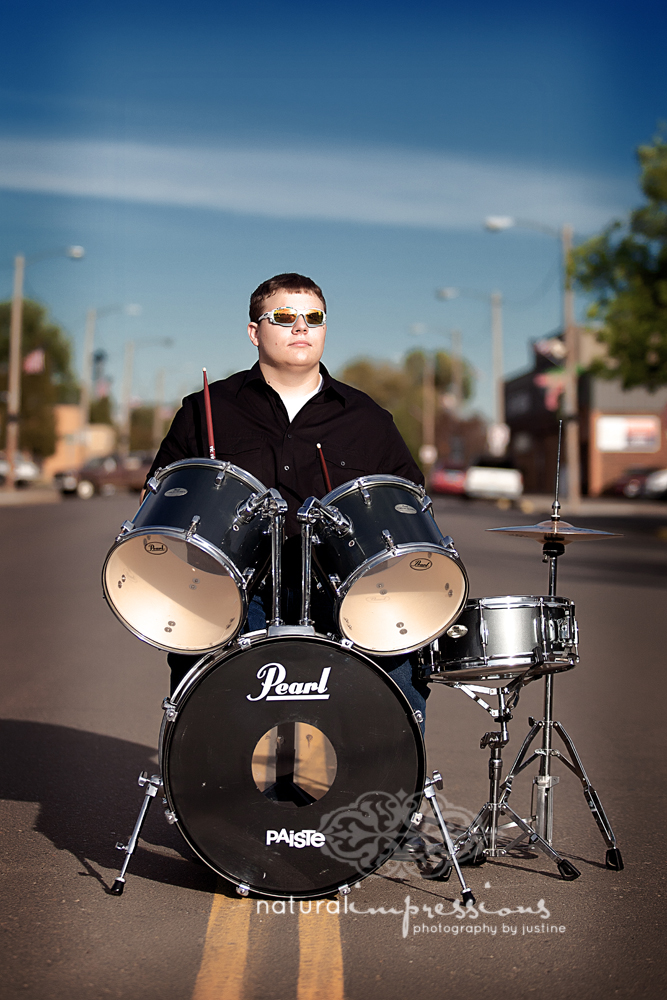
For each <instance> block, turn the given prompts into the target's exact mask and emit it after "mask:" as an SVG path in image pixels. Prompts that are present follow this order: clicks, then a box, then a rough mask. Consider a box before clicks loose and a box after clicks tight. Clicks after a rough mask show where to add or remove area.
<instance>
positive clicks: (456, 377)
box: [452, 330, 463, 417]
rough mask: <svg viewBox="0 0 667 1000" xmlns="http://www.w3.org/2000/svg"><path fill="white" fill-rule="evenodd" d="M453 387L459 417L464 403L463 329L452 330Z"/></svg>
mask: <svg viewBox="0 0 667 1000" xmlns="http://www.w3.org/2000/svg"><path fill="white" fill-rule="evenodd" d="M452 389H453V390H454V392H453V395H454V400H455V404H454V416H455V417H458V415H459V412H460V410H461V407H462V405H463V362H462V359H461V331H460V330H452Z"/></svg>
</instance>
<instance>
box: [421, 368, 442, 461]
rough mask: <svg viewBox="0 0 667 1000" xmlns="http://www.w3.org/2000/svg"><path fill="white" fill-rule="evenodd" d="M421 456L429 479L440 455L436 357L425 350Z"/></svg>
mask: <svg viewBox="0 0 667 1000" xmlns="http://www.w3.org/2000/svg"><path fill="white" fill-rule="evenodd" d="M419 457H420V459H421V460H422V463H423V465H424V477H425V479H427V480H428V474H429V472H430V471H431V466H432V465H433V463H434V462H435V460H436V458H437V457H438V451H437V448H436V447H435V357H434V355H433V354H431V352H430V351H424V369H423V373H422V446H421V448H420V449H419Z"/></svg>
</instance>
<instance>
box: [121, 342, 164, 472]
mask: <svg viewBox="0 0 667 1000" xmlns="http://www.w3.org/2000/svg"><path fill="white" fill-rule="evenodd" d="M173 343H174V341H173V340H172V339H171V337H144V338H142V339H141V340H138V341H134V340H127V341H125V354H124V359H123V392H122V397H121V406H120V440H119V442H118V452H119V454H121V455H128V454H129V451H130V400H131V395H132V376H133V373H134V352H135V349H136V348H137V347H172V346H173Z"/></svg>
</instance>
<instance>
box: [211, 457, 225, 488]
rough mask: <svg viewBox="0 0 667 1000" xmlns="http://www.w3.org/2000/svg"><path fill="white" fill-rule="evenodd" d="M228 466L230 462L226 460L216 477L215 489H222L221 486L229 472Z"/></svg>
mask: <svg viewBox="0 0 667 1000" xmlns="http://www.w3.org/2000/svg"><path fill="white" fill-rule="evenodd" d="M228 468H229V462H225V464H224V466H223V467H222V469H220V472H219V473H218V474H217V476H216V477H215V482H214V483H213V488H214V489H216V490H219V489H220V487H221V486H222V483H223V480H224V478H225V475H226V473H227V469H228Z"/></svg>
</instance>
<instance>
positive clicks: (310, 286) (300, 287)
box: [250, 272, 327, 323]
mask: <svg viewBox="0 0 667 1000" xmlns="http://www.w3.org/2000/svg"><path fill="white" fill-rule="evenodd" d="M283 290H284V291H286V292H312V293H313V295H317V297H318V299H321V300H322V305H323V306H324V311H325V312H326V309H327V304H326V300H325V298H324V295H323V294H322V289H321V288H320V286H319V285H316V284H315V282H314V281H313V279H312V278H307V277H306V276H305V275H304V274H295V273H294V272H289V273H288V274H276V275H275V277H273V278H269V279H268V281H263V282H262V284H261V285H258V286H257V288H256V289H255V291H254V292H253V293H252V295H251V296H250V322H251V323H256V322H257V320H258V319H259V317H260V316H261V315H262V306H263V304H264V299H268V298H269V296H270V295H273V293H274V292H280V291H283Z"/></svg>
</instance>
